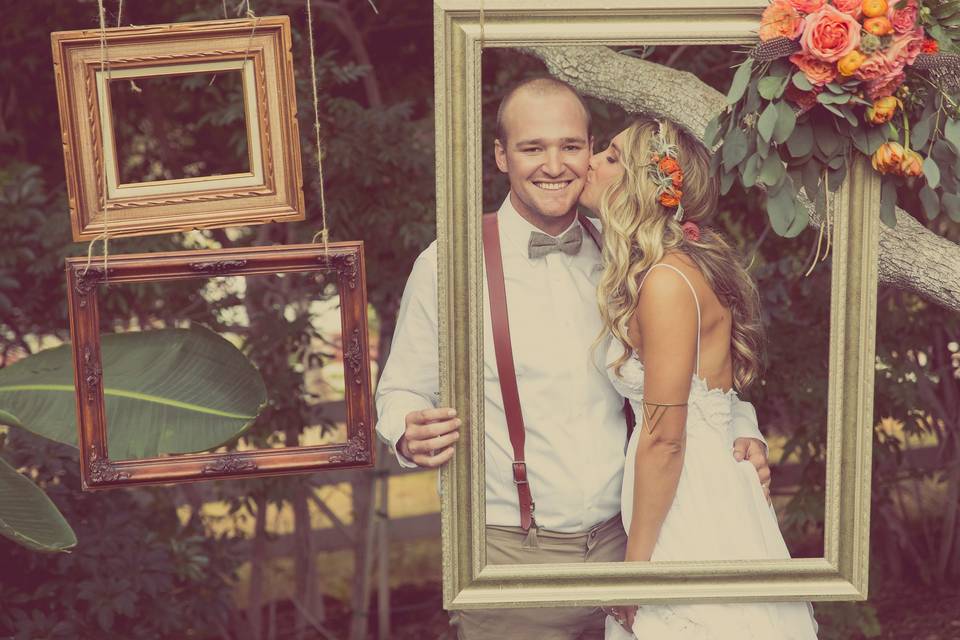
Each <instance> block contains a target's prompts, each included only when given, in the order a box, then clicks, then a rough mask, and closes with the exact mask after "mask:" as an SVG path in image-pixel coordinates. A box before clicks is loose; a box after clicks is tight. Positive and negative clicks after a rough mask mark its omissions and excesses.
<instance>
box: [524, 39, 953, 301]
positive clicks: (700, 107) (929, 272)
mask: <svg viewBox="0 0 960 640" xmlns="http://www.w3.org/2000/svg"><path fill="white" fill-rule="evenodd" d="M522 51H525V52H527V53H530V54H532V55H534V56H536V57H538V58H540V59H541V60H543V62H544V63H545V64H546V66H547V69H548V70H549V71H550V73H551V74H553V75H554V76H556V77H558V78H560V79H562V80H565V81H567V82H569V83H570V84H571V85H573V86H574V87H575V88H576V89H577V90H578V91H580V92H581V93H583V94H585V95H590V96H594V97H596V98H599V99H601V100H605V101H607V102H611V103H614V104H617V105H619V106H621V107H623V108H624V109H626V110H627V111H631V112H635V113H645V114H649V115H652V116H655V117H660V118H667V119H670V120H672V121H673V122H675V123H677V124H678V125H680V126H681V127H683V128H684V129H686V130H688V131H690V132H691V133H692V134H694V135H695V136H697V137H698V138H702V137H703V131H704V128H705V127H706V125H707V122H709V121H710V120H711V119H712V118H713V117H714V116H715V115H716V114H717V113H719V112H720V111H721V110H722V109H723V108H724V107H725V105H726V102H725V99H724V96H722V95H721V94H720V93H719V92H717V91H716V90H714V89H713V88H711V87H709V86H707V85H706V84H705V83H703V82H702V81H701V80H700V79H699V78H697V77H696V76H695V75H693V74H691V73H689V72H686V71H678V70H676V69H671V68H669V67H666V66H663V65H660V64H656V63H654V62H648V61H646V60H641V59H639V58H634V57H630V56H626V55H623V54H620V53H617V52H616V51H614V50H613V49H610V48H609V47H603V46H569V47H527V48H524V49H522ZM801 196H802V194H801ZM802 201H803V202H804V204H805V205H806V206H807V208H808V209H809V210H811V211H812V210H813V204H812V203H810V202H809V200H808V199H805V198H802ZM877 215H880V212H879V211H878V212H877ZM811 221H813V222H814V223H816V220H815V216H811ZM879 275H880V282H882V283H884V284H889V285H892V286H894V287H898V288H900V289H904V290H906V291H911V292H913V293H916V294H918V295H920V296H923V297H924V298H926V299H927V300H929V301H931V302H933V303H934V304H937V305H939V306H942V307H945V308H947V309H952V310H954V311H960V246H958V245H957V244H955V243H953V242H950V241H949V240H947V239H945V238H943V237H941V236H938V235H937V234H935V233H934V232H932V231H930V230H929V229H927V228H926V227H924V226H923V225H922V224H920V223H919V222H917V221H916V220H915V219H914V218H913V217H912V216H911V215H910V214H908V213H907V212H905V211H903V210H902V209H897V226H896V227H894V228H890V227H888V226H887V225H885V224H883V225H880V259H879Z"/></svg>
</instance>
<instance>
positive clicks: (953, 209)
mask: <svg viewBox="0 0 960 640" xmlns="http://www.w3.org/2000/svg"><path fill="white" fill-rule="evenodd" d="M941 204H942V205H943V209H944V211H946V212H947V215H948V216H950V219H951V220H953V221H954V222H960V196H958V195H957V194H955V193H944V194H943V198H941Z"/></svg>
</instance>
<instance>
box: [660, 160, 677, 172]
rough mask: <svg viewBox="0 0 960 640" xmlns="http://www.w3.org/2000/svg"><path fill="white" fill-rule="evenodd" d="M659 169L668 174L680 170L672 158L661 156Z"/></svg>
mask: <svg viewBox="0 0 960 640" xmlns="http://www.w3.org/2000/svg"><path fill="white" fill-rule="evenodd" d="M658 166H659V169H660V172H661V173H665V174H667V175H670V174H671V173H677V172H679V171H680V165H679V164H678V163H677V161H676V160H674V159H673V158H663V159H662V160H660V163H659V165H658Z"/></svg>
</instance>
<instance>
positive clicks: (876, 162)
mask: <svg viewBox="0 0 960 640" xmlns="http://www.w3.org/2000/svg"><path fill="white" fill-rule="evenodd" d="M903 153H904V150H903V147H902V146H900V143H899V142H884V143H883V144H882V145H880V148H879V149H877V150H876V151H875V152H874V154H873V158H871V160H870V163H871V164H872V165H873V168H874V169H875V170H876V171H879V172H880V173H894V172H899V171H900V163H901V162H903Z"/></svg>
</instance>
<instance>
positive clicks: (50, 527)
mask: <svg viewBox="0 0 960 640" xmlns="http://www.w3.org/2000/svg"><path fill="white" fill-rule="evenodd" d="M0 535H2V536H4V537H6V538H9V539H11V540H13V541H14V542H16V543H17V544H19V545H22V546H24V547H27V548H28V549H33V550H34V551H44V552H56V551H66V550H67V549H70V548H72V547H75V546H77V536H76V534H75V533H74V532H73V529H71V528H70V524H69V523H68V522H67V521H66V519H65V518H64V517H63V515H62V514H61V513H60V511H59V510H58V509H57V507H56V505H54V504H53V501H52V500H50V498H49V497H47V494H46V493H44V492H43V489H41V488H40V487H38V486H37V485H36V484H34V483H33V481H31V480H30V479H29V478H28V477H26V476H25V475H23V474H22V473H19V472H17V470H16V469H14V468H13V467H11V466H10V465H9V464H8V463H7V461H6V460H4V459H3V458H2V457H0Z"/></svg>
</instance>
